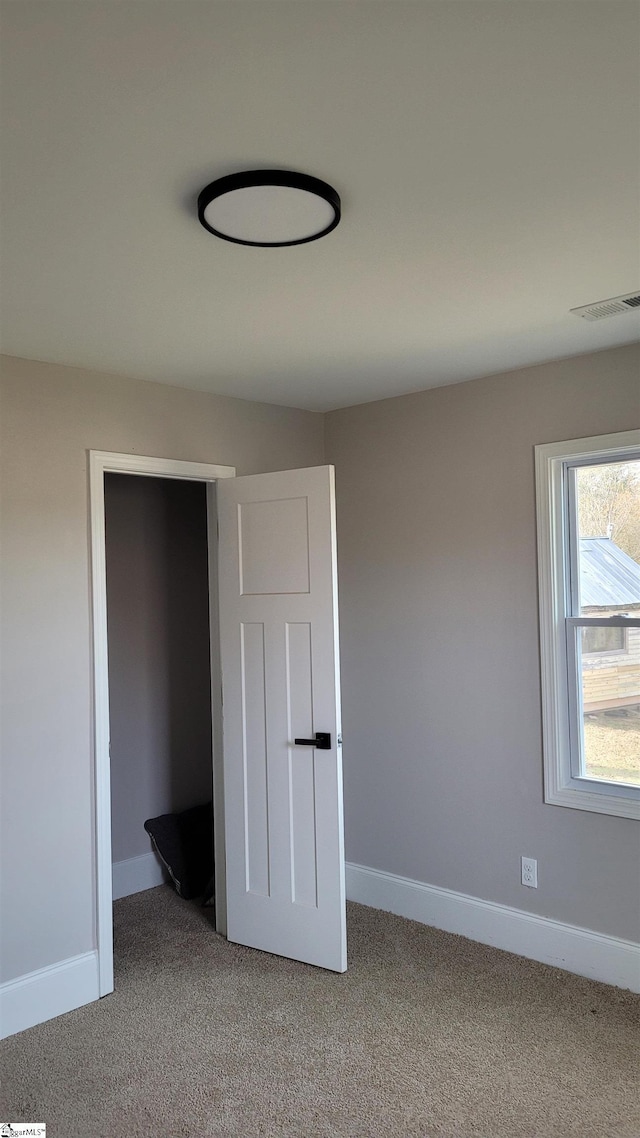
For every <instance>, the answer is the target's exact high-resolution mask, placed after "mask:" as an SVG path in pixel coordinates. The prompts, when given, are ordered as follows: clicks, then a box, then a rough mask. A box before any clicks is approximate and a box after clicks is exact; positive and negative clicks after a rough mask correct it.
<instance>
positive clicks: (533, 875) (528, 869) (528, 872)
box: [520, 857, 538, 889]
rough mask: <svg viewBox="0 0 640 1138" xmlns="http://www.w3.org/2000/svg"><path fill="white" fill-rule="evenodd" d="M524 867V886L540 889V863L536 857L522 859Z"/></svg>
mask: <svg viewBox="0 0 640 1138" xmlns="http://www.w3.org/2000/svg"><path fill="white" fill-rule="evenodd" d="M520 862H521V865H522V884H523V885H528V886H529V888H530V889H537V888H538V863H537V861H536V859H535V857H522V858H520Z"/></svg>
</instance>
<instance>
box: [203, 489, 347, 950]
mask: <svg viewBox="0 0 640 1138" xmlns="http://www.w3.org/2000/svg"><path fill="white" fill-rule="evenodd" d="M334 510H335V505H334V486H333V468H332V467H312V468H311V469H308V470H292V471H283V472H280V473H277V474H260V475H251V476H249V477H244V478H233V479H231V478H230V479H225V480H224V481H221V482H220V483H219V484H218V519H219V530H220V541H219V601H220V651H221V660H222V690H223V737H224V784H225V792H224V799H225V828H226V855H227V934H228V936H229V939H230V940H234V941H237V942H238V943H240V944H246V945H249V946H251V947H254V948H262V949H265V950H267V951H269V952H274V953H277V954H279V955H283V956H290V957H292V958H294V959H297V960H303V961H306V962H307V963H310V964H318V965H321V966H323V967H325V968H331V969H333V970H335V971H339V972H342V971H344V969H345V968H346V926H345V886H344V843H343V819H342V756H341V747H340V745H339V736H340V701H339V675H338V638H337V637H338V623H337V588H336V550H335V514H334ZM317 731H321V732H328V733H329V734H330V736H331V745H330V747H329V749H327V750H318V749H316V748H315V747H313V746H310V745H296V744H295V742H294V740H295V739H296V738H302V739H313V738H314V737H315V733H316V732H317Z"/></svg>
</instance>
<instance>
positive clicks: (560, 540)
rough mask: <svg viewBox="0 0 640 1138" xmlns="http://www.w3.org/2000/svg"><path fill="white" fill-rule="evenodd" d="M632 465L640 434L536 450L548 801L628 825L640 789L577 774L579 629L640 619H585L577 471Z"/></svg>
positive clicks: (637, 808)
mask: <svg viewBox="0 0 640 1138" xmlns="http://www.w3.org/2000/svg"><path fill="white" fill-rule="evenodd" d="M632 459H640V430H638V431H624V432H621V433H620V434H615V435H598V436H596V437H594V438H588V439H573V440H571V441H569V442H560V443H547V444H544V445H542V446H537V447H536V448H535V461H536V509H537V523H538V585H539V601H540V665H541V681H542V732H543V752H544V800H545V802H548V803H550V804H551V805H553V806H570V807H573V808H574V809H577V810H593V811H595V812H596V813H599V814H614V815H616V816H618V817H621V818H640V788H638V787H633V786H629V785H628V784H625V783H613V782H606V781H605V780H602V779H595V778H589V777H587V776H585V775H583V774H580V771H579V768H578V759H577V754H578V751H577V747H578V743H577V732H578V731H579V730H580V718H581V715H582V708H581V699H582V693H581V689H580V686H579V684H578V683H577V679H576V667H575V655H574V650H573V645H574V644H575V637H576V632H575V629H576V627H578V628H579V627H584V626H586V625H588V624H597V625H603V624H606V625H615V626H618V627H620V626H621V627H624V628H637V627H640V619H636V618H631V617H609V618H590V617H581V616H580V615H579V612H580V610H579V608H577V604H578V597H577V581H578V547H577V533H576V530H575V518H576V510H575V475H574V474H572V471H573V470H575V468H576V467H578V466H593V465H596V464H597V463H599V462H603V463H604V462H624V461H630V460H632Z"/></svg>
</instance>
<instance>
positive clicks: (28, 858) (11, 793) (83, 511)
mask: <svg viewBox="0 0 640 1138" xmlns="http://www.w3.org/2000/svg"><path fill="white" fill-rule="evenodd" d="M1 430H2V435H1V438H0V442H1V454H2V468H1V471H0V475H1V488H2V502H1V508H2V531H1V534H0V538H1V541H2V577H1V579H0V586H1V588H2V613H1V618H2V624H1V627H0V634H1V635H0V643H1V645H2V660H1V664H2V676H1V680H2V698H3V713H2V724H1V728H2V736H1V742H2V770H1V772H0V775H1V779H2V797H1V807H0V809H1V813H0V831H1V837H0V841H1V842H2V845H1V847H0V867H1V871H2V891H3V900H2V911H3V921H2V930H1V936H2V940H1V941H0V962H1V968H2V972H1V973H0V980H10V979H13V978H14V977H16V976H21V975H23V974H25V973H27V972H30V971H32V970H34V969H36V968H42V967H44V966H46V965H48V964H53V963H55V962H56V961H59V960H64V959H66V958H68V957H70V956H75V955H77V954H79V953H82V952H87V951H89V950H91V949H92V948H93V947H95V943H96V940H95V898H94V844H93V832H92V815H93V786H92V764H93V752H92V721H91V683H92V656H91V627H90V612H91V607H90V591H89V584H90V582H89V506H88V460H87V451H88V450H89V449H94V450H107V451H122V452H129V453H137V454H148V455H154V456H160V457H163V458H178V459H188V460H191V461H200V462H213V463H219V464H222V465H229V466H236V467H237V470H238V473H239V474H249V473H255V472H258V471H266V470H279V469H285V468H292V467H298V466H314V465H317V464H319V463H322V462H323V460H324V455H323V427H322V417H321V416H320V415H316V414H313V413H311V412H305V411H296V410H290V409H287V408H283V407H274V406H267V405H265V404H259V403H246V402H243V401H241V400H237V399H228V398H224V397H218V396H214V395H207V394H204V393H202V392H196V391H186V390H184V389H179V388H173V387H168V386H165V385H161V384H153V383H146V382H142V381H138V380H131V379H124V378H121V377H118V376H110V375H104V374H100V373H98V372H89V371H85V370H83V369H80V368H66V367H61V366H56V365H52V364H44V363H37V362H34V361H30V360H19V359H12V358H6V357H5V358H4V360H3V373H2V417H1Z"/></svg>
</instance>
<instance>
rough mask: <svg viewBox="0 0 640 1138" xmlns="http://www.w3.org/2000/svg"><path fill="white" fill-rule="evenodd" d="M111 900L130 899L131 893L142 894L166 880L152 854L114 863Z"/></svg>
mask: <svg viewBox="0 0 640 1138" xmlns="http://www.w3.org/2000/svg"><path fill="white" fill-rule="evenodd" d="M111 869H112V873H113V900H114V901H118V900H119V899H120V897H130V896H131V894H132V893H142V891H143V889H155V887H156V885H162V884H163V882H165V881H166V880H167V875H166V873H165V872H164V870H163V868H162V865H161V863H160V862H159V861H158V858H157V857H156V855H155V854H154V853H153V852H149V853H146V854H141V855H140V857H130V858H127V860H126V861H114V863H113V865H112V867H111Z"/></svg>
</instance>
